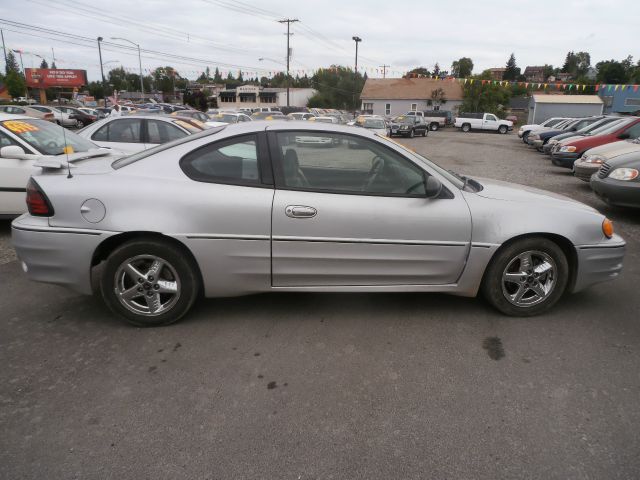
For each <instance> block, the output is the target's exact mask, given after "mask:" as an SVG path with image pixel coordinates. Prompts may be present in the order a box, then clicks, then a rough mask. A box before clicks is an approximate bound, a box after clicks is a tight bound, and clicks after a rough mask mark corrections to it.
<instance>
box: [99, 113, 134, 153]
mask: <svg viewBox="0 0 640 480" xmlns="http://www.w3.org/2000/svg"><path fill="white" fill-rule="evenodd" d="M91 140H92V141H93V142H94V143H96V144H98V145H100V146H101V147H110V148H113V149H115V150H119V151H121V152H125V153H136V152H139V151H141V150H144V149H145V144H144V142H143V139H142V119H140V118H122V117H116V118H114V119H113V120H111V121H109V122H107V123H105V124H104V125H102V126H100V127H99V128H98V129H97V130H96V131H95V132H94V133H93V134H92V135H91Z"/></svg>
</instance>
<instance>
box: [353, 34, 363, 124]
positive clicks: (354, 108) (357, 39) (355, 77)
mask: <svg viewBox="0 0 640 480" xmlns="http://www.w3.org/2000/svg"><path fill="white" fill-rule="evenodd" d="M351 38H352V39H353V41H354V42H356V69H355V71H354V72H353V116H354V117H355V116H356V88H357V85H356V84H357V81H358V44H359V43H360V42H361V41H362V39H361V38H360V37H358V36H355V37H351Z"/></svg>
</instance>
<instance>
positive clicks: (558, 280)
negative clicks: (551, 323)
mask: <svg viewBox="0 0 640 480" xmlns="http://www.w3.org/2000/svg"><path fill="white" fill-rule="evenodd" d="M529 251H536V252H543V253H545V254H546V255H548V256H549V257H551V259H552V260H553V262H554V263H555V267H556V271H555V285H554V286H553V288H552V290H551V291H550V292H549V294H548V296H547V297H546V298H545V299H544V300H542V301H541V302H540V303H537V304H535V305H531V306H524V307H523V306H518V305H514V304H513V303H511V302H510V301H509V300H507V297H506V294H505V293H504V292H503V280H502V275H503V272H505V270H506V268H507V266H508V265H509V264H510V263H511V262H512V261H513V260H514V259H515V258H516V257H517V256H518V255H520V254H522V253H524V252H529ZM568 281H569V262H568V261H567V257H566V256H565V254H564V252H563V251H562V249H561V248H560V247H559V246H558V244H556V243H555V242H553V241H551V240H549V239H546V238H542V237H531V238H525V239H522V240H518V241H516V242H514V243H512V244H511V245H508V246H507V247H505V248H503V249H502V250H500V251H499V252H498V253H497V254H496V255H495V257H494V258H493V259H492V260H491V263H490V264H489V267H488V268H487V270H486V271H485V274H484V278H483V280H482V286H481V291H482V294H483V296H484V297H485V298H486V299H487V301H488V302H489V303H490V304H491V305H493V306H494V307H495V308H496V309H498V310H499V311H500V312H502V313H504V314H505V315H509V316H514V317H531V316H534V315H539V314H541V313H543V312H545V311H547V310H549V309H550V308H551V307H553V306H554V305H555V304H556V303H557V302H558V300H560V298H561V297H562V295H563V294H564V292H565V290H566V288H567V284H568Z"/></svg>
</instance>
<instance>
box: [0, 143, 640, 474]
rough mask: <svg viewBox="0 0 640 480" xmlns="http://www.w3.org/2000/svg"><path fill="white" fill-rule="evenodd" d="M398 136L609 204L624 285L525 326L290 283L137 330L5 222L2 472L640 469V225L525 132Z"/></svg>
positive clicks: (469, 167)
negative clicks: (15, 247) (28, 247)
mask: <svg viewBox="0 0 640 480" xmlns="http://www.w3.org/2000/svg"><path fill="white" fill-rule="evenodd" d="M402 142H403V143H405V144H407V145H409V146H410V147H411V148H414V149H416V150H417V151H419V152H420V153H423V154H425V155H426V156H427V157H429V158H431V159H433V160H435V161H436V162H438V163H439V164H441V165H442V166H444V167H446V168H451V169H455V170H457V171H459V172H461V173H466V174H469V175H472V176H482V177H489V178H496V179H501V180H508V181H514V182H518V183H522V184H527V185H533V186H536V187H540V188H545V189H548V190H551V191H554V192H558V193H563V194H565V195H568V196H570V197H573V198H577V199H579V200H581V201H584V202H585V203H588V204H590V205H592V206H594V207H596V208H598V209H599V210H600V211H602V212H603V213H606V214H607V215H609V216H610V217H611V218H612V219H613V220H614V221H615V224H616V228H617V231H618V232H619V233H621V234H622V235H623V236H624V237H625V239H626V240H627V242H628V253H627V257H626V262H625V270H624V272H623V274H622V276H621V278H620V279H618V280H616V281H614V282H611V283H607V284H603V285H601V286H597V287H595V288H591V289H589V290H587V291H584V292H581V293H578V294H575V295H571V296H568V297H567V298H565V299H564V300H563V301H562V302H561V303H560V304H558V305H557V306H556V308H555V309H554V310H552V311H551V312H550V313H548V314H545V315H543V316H540V317H535V318H528V319H518V318H509V317H505V316H503V315H500V314H498V313H496V312H495V311H494V310H492V309H491V308H490V307H488V306H487V305H486V304H485V303H484V302H483V301H482V300H480V299H467V298H457V297H451V296H446V295H425V294H306V293H305V294H300V293H296V294H273V295H257V296H252V297H244V298H232V299H216V300H205V301H202V302H200V303H199V305H198V306H197V308H196V309H195V311H194V312H193V313H192V314H190V315H189V316H188V318H186V319H185V320H184V321H183V322H182V323H179V324H177V325H174V326H171V327H167V328H160V329H136V328H132V327H128V326H126V325H124V324H123V323H121V322H120V321H119V320H117V319H116V318H114V317H113V315H111V314H110V313H109V312H108V311H107V310H106V308H105V307H104V306H103V305H102V303H101V301H100V299H98V298H91V297H84V296H80V295H76V294H75V293H72V292H68V291H66V290H64V289H62V288H59V287H56V286H51V285H42V284H35V283H29V282H28V281H27V280H26V278H25V277H24V275H23V274H22V272H21V269H20V267H19V264H18V262H16V261H12V258H13V257H11V256H10V255H12V252H11V251H10V249H9V248H7V247H6V246H5V241H6V239H7V235H8V231H9V228H8V223H7V222H3V223H0V285H1V286H2V288H1V289H0V312H2V313H1V314H0V364H1V365H2V368H1V369H0V432H1V433H0V478H3V479H4V478H7V479H14V478H21V479H41V478H48V479H59V478H60V479H62V478H64V479H70V478H79V479H80V478H81V479H94V478H95V479H110V478H114V479H124V478H127V479H128V478H135V479H142V478H155V479H177V478H189V479H201V478H202V479H204V478H209V479H231V478H233V479H245V478H246V479H254V478H255V479H258V478H259V479H280V478H283V479H284V478H287V479H360V478H363V479H424V478H437V479H444V478H451V479H471V478H473V479H478V478H491V479H496V478H510V479H511V478H541V479H585V478H589V479H596V478H597V479H599V478H607V479H629V478H638V477H639V476H640V456H639V455H638V452H640V435H638V431H639V430H640V408H639V406H638V405H639V399H640V373H639V372H640V324H639V323H640V322H639V320H640V316H639V314H638V312H639V311H640V308H639V307H640V299H639V297H638V295H637V291H636V288H635V287H636V286H637V285H638V283H639V281H640V263H639V262H638V253H639V252H640V219H639V217H638V213H637V212H634V211H626V210H618V209H610V208H607V207H605V206H604V204H602V203H601V202H600V201H599V200H598V199H597V198H595V197H594V196H593V194H592V193H591V191H590V190H589V188H588V185H587V184H586V183H583V182H581V181H579V180H577V179H574V178H572V177H571V176H570V173H569V172H568V171H566V170H561V169H558V168H556V167H553V166H551V164H550V162H549V161H548V160H547V157H544V156H542V155H540V154H538V153H537V152H535V151H532V150H531V149H529V148H527V147H525V146H524V144H523V143H522V142H521V141H519V139H518V138H517V136H516V135H515V133H512V134H510V135H497V134H490V133H470V134H463V133H460V132H456V131H452V130H444V131H438V132H431V133H430V134H429V136H428V137H427V138H426V139H423V138H415V139H410V140H409V139H407V140H402ZM523 215H526V212H523Z"/></svg>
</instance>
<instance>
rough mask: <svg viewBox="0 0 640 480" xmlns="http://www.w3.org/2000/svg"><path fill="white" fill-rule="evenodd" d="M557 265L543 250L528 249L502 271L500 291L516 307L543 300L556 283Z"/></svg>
mask: <svg viewBox="0 0 640 480" xmlns="http://www.w3.org/2000/svg"><path fill="white" fill-rule="evenodd" d="M556 272H557V267H556V264H555V262H554V261H553V259H552V258H551V257H550V256H549V255H547V254H546V253H544V252H540V251H537V250H530V251H527V252H523V253H521V254H519V255H518V256H517V257H515V258H513V259H512V260H511V261H510V262H509V263H508V264H507V268H505V269H504V272H502V293H503V294H504V296H505V298H506V299H507V300H508V301H509V303H511V304H513V305H515V306H517V307H532V306H533V305H537V304H539V303H541V302H543V301H544V300H545V299H546V298H547V297H549V295H551V292H552V291H553V289H554V287H555V285H556V275H557V274H556Z"/></svg>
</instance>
